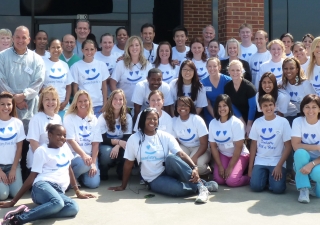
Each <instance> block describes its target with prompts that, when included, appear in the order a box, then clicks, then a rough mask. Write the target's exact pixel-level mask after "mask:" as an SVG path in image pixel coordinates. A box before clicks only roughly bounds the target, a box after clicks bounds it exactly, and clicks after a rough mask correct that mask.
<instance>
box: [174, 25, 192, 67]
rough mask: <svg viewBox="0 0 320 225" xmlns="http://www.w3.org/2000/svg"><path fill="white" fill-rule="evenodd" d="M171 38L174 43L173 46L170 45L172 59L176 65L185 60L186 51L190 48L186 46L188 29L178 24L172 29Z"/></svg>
mask: <svg viewBox="0 0 320 225" xmlns="http://www.w3.org/2000/svg"><path fill="white" fill-rule="evenodd" d="M172 33H173V40H174V42H175V43H176V46H175V47H172V60H174V63H175V64H176V65H179V66H180V65H181V63H182V62H183V61H184V60H186V55H187V52H188V51H189V50H190V47H189V46H186V41H187V40H188V31H187V29H186V28H185V27H182V26H178V27H176V28H174V29H173V31H172Z"/></svg>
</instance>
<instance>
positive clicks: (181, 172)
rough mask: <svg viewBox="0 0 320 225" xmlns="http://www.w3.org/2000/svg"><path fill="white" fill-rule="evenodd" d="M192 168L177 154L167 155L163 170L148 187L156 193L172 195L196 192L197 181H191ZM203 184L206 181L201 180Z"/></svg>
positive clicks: (186, 194) (177, 195) (185, 194)
mask: <svg viewBox="0 0 320 225" xmlns="http://www.w3.org/2000/svg"><path fill="white" fill-rule="evenodd" d="M191 174H192V170H191V168H190V166H189V165H188V164H187V163H186V162H185V161H183V160H182V159H181V158H180V157H179V156H176V155H168V156H167V158H166V162H165V170H164V171H163V173H162V174H161V175H160V176H158V177H157V178H156V179H154V180H153V181H151V182H150V183H149V186H150V189H151V190H152V191H154V192H156V193H159V194H164V195H169V196H173V197H183V196H188V195H192V194H195V193H197V192H198V186H199V185H202V184H201V182H199V183H192V182H190V181H189V180H190V179H191ZM201 181H202V183H203V185H206V181H204V180H201Z"/></svg>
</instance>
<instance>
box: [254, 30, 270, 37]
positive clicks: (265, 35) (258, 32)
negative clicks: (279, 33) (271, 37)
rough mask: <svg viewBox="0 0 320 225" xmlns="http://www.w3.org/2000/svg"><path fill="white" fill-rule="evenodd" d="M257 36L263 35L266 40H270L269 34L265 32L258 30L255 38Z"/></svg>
mask: <svg viewBox="0 0 320 225" xmlns="http://www.w3.org/2000/svg"><path fill="white" fill-rule="evenodd" d="M256 34H263V36H264V38H265V39H267V38H268V33H267V32H266V31H264V30H258V31H257V32H256V33H255V34H254V36H256Z"/></svg>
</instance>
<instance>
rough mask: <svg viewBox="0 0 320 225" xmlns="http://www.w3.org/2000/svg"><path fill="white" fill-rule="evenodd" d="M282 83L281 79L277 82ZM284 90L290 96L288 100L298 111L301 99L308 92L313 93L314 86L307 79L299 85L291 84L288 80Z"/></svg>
mask: <svg viewBox="0 0 320 225" xmlns="http://www.w3.org/2000/svg"><path fill="white" fill-rule="evenodd" d="M279 84H280V85H281V84H282V81H281V82H279ZM285 90H286V92H287V93H288V94H289V96H290V102H291V103H292V104H294V105H295V106H296V109H297V111H298V112H300V104H301V101H302V99H303V98H304V97H305V96H306V95H308V94H315V93H316V92H315V91H314V88H313V87H312V85H311V84H310V82H309V81H308V80H305V81H303V82H302V84H301V85H298V86H296V85H291V84H290V83H289V82H288V83H287V85H286V89H285Z"/></svg>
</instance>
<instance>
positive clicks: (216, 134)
mask: <svg viewBox="0 0 320 225" xmlns="http://www.w3.org/2000/svg"><path fill="white" fill-rule="evenodd" d="M244 134H245V130H244V125H243V123H242V122H241V120H240V119H238V118H237V117H235V116H231V118H230V119H229V120H227V121H226V122H224V123H221V122H220V120H216V119H213V120H211V122H210V124H209V141H210V142H215V143H217V145H218V149H219V152H221V154H223V155H225V156H228V157H232V156H233V153H234V144H233V142H235V141H240V140H244ZM247 154H249V151H248V149H247V147H246V145H245V144H244V143H243V146H242V151H241V155H247Z"/></svg>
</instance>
